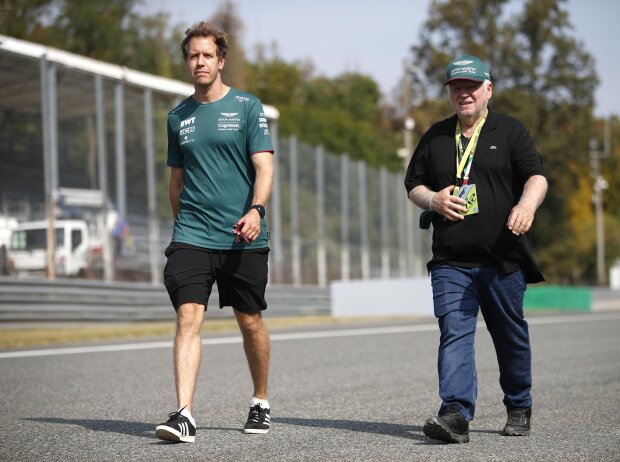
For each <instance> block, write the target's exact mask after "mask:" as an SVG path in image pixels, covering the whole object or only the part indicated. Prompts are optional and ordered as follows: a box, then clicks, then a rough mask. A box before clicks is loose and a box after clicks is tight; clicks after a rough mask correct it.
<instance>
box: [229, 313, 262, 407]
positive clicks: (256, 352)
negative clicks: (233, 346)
mask: <svg viewBox="0 0 620 462" xmlns="http://www.w3.org/2000/svg"><path fill="white" fill-rule="evenodd" d="M234 312H235V317H236V318H237V323H238V324H239V329H241V335H243V348H244V349H245V356H246V357H247V359H248V365H249V366H250V374H251V375H252V382H253V383H254V396H255V397H256V398H259V399H267V383H268V381H269V351H270V342H269V332H267V327H266V326H265V324H264V323H263V317H262V315H261V313H260V312H259V313H242V312H241V311H237V310H234Z"/></svg>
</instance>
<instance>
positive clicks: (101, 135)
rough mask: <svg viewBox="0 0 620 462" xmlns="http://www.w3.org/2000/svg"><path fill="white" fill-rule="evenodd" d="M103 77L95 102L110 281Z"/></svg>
mask: <svg viewBox="0 0 620 462" xmlns="http://www.w3.org/2000/svg"><path fill="white" fill-rule="evenodd" d="M103 96H104V95H103V78H102V77H101V76H100V75H96V76H95V103H96V115H97V158H98V160H99V165H98V167H99V190H100V191H101V196H102V199H103V201H102V204H101V218H100V221H101V233H102V234H101V238H102V241H103V242H102V245H103V279H104V280H105V281H107V282H110V281H112V280H113V279H114V271H113V268H112V249H111V247H110V233H109V230H108V165H107V162H106V144H105V137H106V134H105V103H104V97H103Z"/></svg>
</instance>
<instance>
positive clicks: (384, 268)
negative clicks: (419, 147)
mask: <svg viewBox="0 0 620 462" xmlns="http://www.w3.org/2000/svg"><path fill="white" fill-rule="evenodd" d="M379 181H380V183H379V194H380V197H379V201H380V204H381V206H380V208H381V210H380V212H381V277H382V278H383V279H388V278H389V277H390V237H389V224H388V220H389V201H388V172H387V169H386V168H385V167H381V169H380V170H379Z"/></svg>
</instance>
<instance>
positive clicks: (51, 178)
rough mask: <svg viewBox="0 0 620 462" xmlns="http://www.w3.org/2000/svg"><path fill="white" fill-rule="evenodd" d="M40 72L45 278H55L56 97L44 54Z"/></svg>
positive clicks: (53, 72)
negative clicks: (45, 220) (54, 112)
mask: <svg viewBox="0 0 620 462" xmlns="http://www.w3.org/2000/svg"><path fill="white" fill-rule="evenodd" d="M40 64H41V65H40V73H41V122H42V125H43V169H44V180H45V215H46V218H47V234H46V257H47V263H46V266H47V278H48V279H55V278H56V229H55V226H54V207H55V206H56V194H55V187H56V184H55V174H54V168H57V162H56V161H55V159H54V156H55V152H54V148H53V142H54V135H53V132H54V130H55V127H54V120H55V119H54V117H53V116H52V112H53V111H54V108H55V104H54V101H53V100H54V99H55V97H56V92H55V86H56V78H55V77H56V67H55V65H54V64H53V63H49V62H48V61H47V59H46V58H45V56H43V57H42V58H41V61H40Z"/></svg>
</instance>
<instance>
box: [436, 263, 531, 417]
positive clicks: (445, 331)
mask: <svg viewBox="0 0 620 462" xmlns="http://www.w3.org/2000/svg"><path fill="white" fill-rule="evenodd" d="M431 282H432V285H433V304H434V309H435V316H436V317H437V318H438V319H439V329H440V331H441V337H440V342H439V360H438V363H437V369H438V372H439V396H440V397H441V400H442V404H441V407H440V409H439V415H441V414H443V412H444V411H445V409H446V407H447V405H448V404H458V405H459V407H460V408H461V412H462V413H463V415H464V416H465V417H466V418H467V419H468V420H471V419H473V418H474V413H475V410H476V396H477V389H478V382H477V375H476V362H475V353H474V335H475V333H476V322H477V317H478V309H479V308H480V310H481V311H482V316H483V317H484V321H485V323H486V326H487V329H488V331H489V333H490V334H491V338H492V339H493V344H494V346H495V353H496V355H497V362H498V364H499V383H500V386H501V388H502V391H503V392H504V405H506V406H511V407H522V408H529V407H532V396H531V394H530V390H531V388H532V354H531V350H530V338H529V332H528V327H527V322H526V321H525V318H524V317H523V295H524V293H525V278H524V275H523V273H522V272H521V271H517V272H514V273H509V274H503V273H500V272H499V271H498V270H496V269H494V268H461V267H456V266H451V265H446V264H440V265H437V266H435V267H434V268H433V269H432V271H431Z"/></svg>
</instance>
